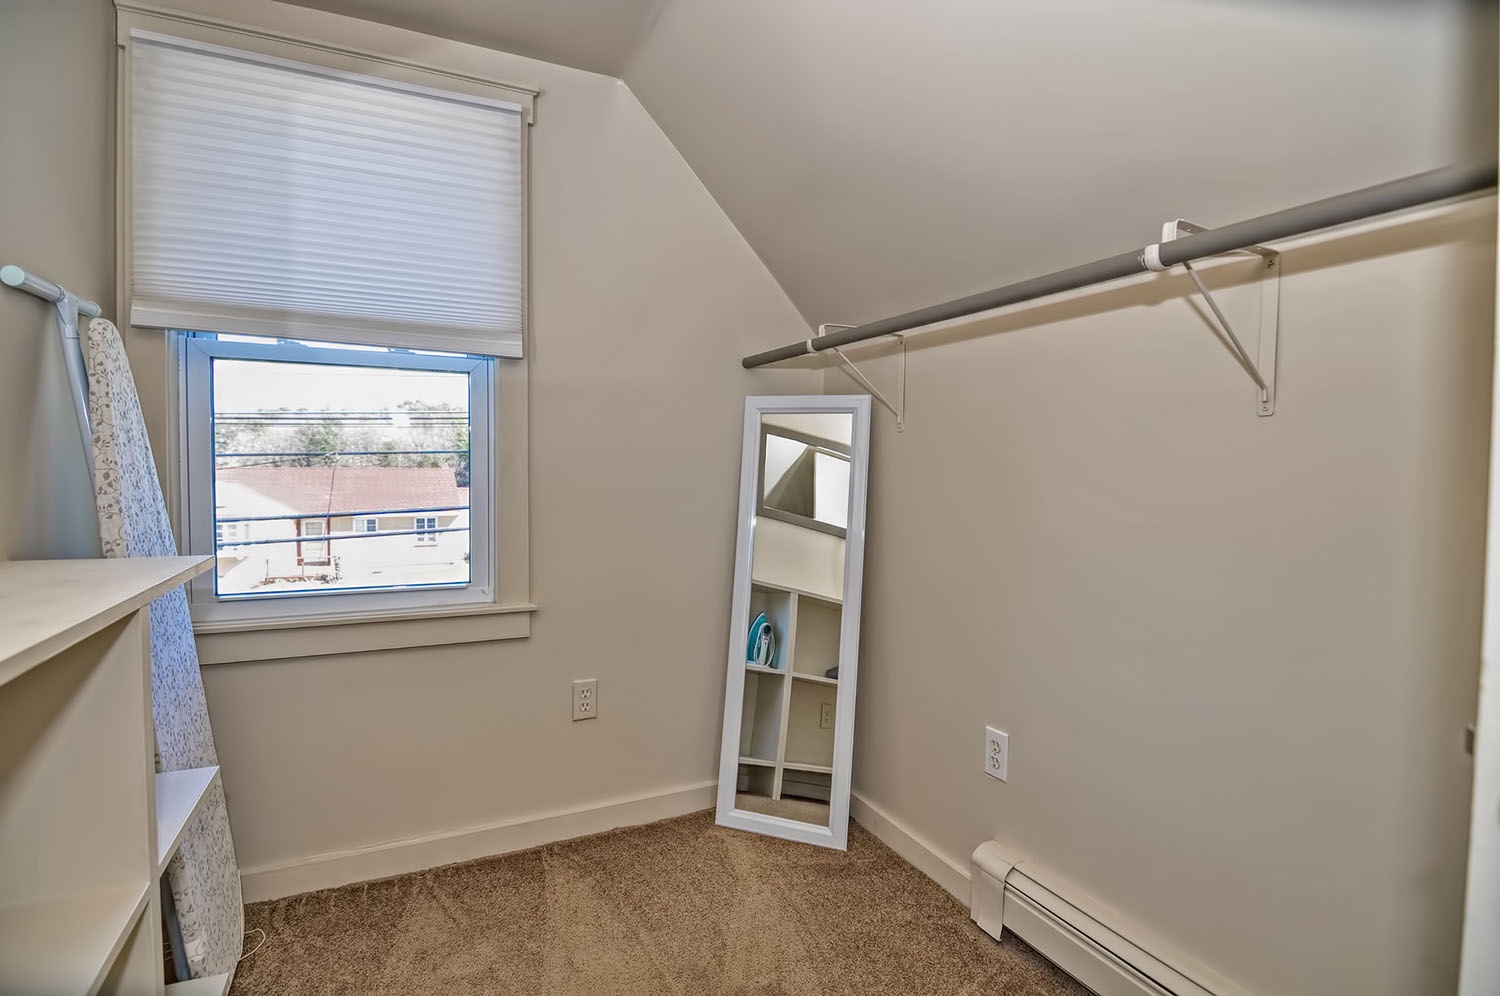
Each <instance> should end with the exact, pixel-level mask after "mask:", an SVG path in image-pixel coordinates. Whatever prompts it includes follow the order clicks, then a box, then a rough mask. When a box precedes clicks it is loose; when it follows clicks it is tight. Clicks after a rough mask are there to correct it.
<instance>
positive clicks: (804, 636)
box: [738, 580, 843, 801]
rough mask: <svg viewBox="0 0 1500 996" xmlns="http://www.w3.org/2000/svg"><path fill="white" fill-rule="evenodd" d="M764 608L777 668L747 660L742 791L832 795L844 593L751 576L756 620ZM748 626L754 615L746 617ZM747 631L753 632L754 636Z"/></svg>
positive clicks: (773, 794) (773, 795)
mask: <svg viewBox="0 0 1500 996" xmlns="http://www.w3.org/2000/svg"><path fill="white" fill-rule="evenodd" d="M761 612H764V613H765V614H766V618H767V620H768V621H769V622H770V623H771V628H772V630H773V631H774V632H775V634H776V654H775V656H774V658H773V661H774V663H775V666H774V667H763V666H760V665H757V664H750V663H747V664H746V665H745V691H744V697H743V700H742V706H741V708H742V714H741V722H740V768H739V785H738V790H739V791H741V792H750V793H753V794H755V795H763V796H766V797H768V798H771V799H780V798H782V797H783V796H788V797H791V796H795V797H800V798H811V799H820V800H825V801H826V800H827V799H828V793H829V782H830V777H831V775H832V773H833V723H832V722H829V723H828V725H827V726H824V725H823V721H824V715H823V713H824V707H825V706H827V707H828V709H829V715H830V716H831V715H833V714H834V713H835V712H836V706H837V701H838V679H837V677H828V676H827V672H828V670H829V669H831V668H834V667H836V666H837V665H838V662H839V654H838V651H839V632H840V628H841V626H842V622H843V606H842V605H841V603H840V601H839V600H838V599H837V598H834V597H832V596H830V595H827V594H819V593H817V592H812V591H806V590H803V589H799V588H793V587H789V586H786V585H782V584H776V583H773V582H770V581H759V580H756V581H752V582H751V590H750V619H751V620H753V619H754V618H755V617H756V616H757V615H758V614H760V613H761ZM746 622H747V625H748V622H749V620H747V621H746ZM747 636H748V633H747Z"/></svg>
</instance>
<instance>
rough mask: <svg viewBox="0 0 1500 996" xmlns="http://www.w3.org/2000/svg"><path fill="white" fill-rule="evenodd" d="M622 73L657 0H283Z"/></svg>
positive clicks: (596, 70) (597, 70) (611, 73)
mask: <svg viewBox="0 0 1500 996" xmlns="http://www.w3.org/2000/svg"><path fill="white" fill-rule="evenodd" d="M288 2H290V3H294V4H297V5H299V6H302V7H316V8H318V9H319V10H328V11H332V12H333V13H335V14H347V15H348V16H350V17H358V18H360V19H362V20H366V21H377V22H380V23H382V24H393V25H395V26H396V27H398V28H409V29H411V30H413V31H422V32H425V33H426V34H430V35H438V36H439V37H443V38H455V39H457V40H459V41H464V42H468V43H470V44H471V45H484V46H486V47H488V48H496V49H500V50H501V51H504V52H514V53H515V54H516V55H524V56H527V57H529V58H532V59H541V60H542V61H544V62H555V63H557V64H559V65H563V66H572V67H573V68H575V69H586V70H588V71H589V72H594V73H603V74H605V75H606V76H619V75H620V74H621V73H622V72H623V71H624V68H625V63H626V62H627V61H628V59H629V57H630V55H631V54H632V53H633V52H634V51H635V50H636V48H637V47H638V46H639V45H640V42H641V39H642V38H643V37H644V36H645V34H646V30H647V29H648V28H649V27H650V25H651V19H652V17H653V15H654V14H655V12H656V10H657V9H658V8H659V7H660V6H661V3H662V0H288Z"/></svg>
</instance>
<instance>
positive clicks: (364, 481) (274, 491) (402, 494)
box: [216, 467, 469, 515]
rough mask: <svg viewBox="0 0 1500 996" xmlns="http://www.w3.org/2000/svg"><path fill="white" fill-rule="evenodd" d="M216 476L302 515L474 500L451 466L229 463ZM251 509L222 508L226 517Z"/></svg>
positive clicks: (459, 502) (455, 503)
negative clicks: (285, 465) (266, 465)
mask: <svg viewBox="0 0 1500 996" xmlns="http://www.w3.org/2000/svg"><path fill="white" fill-rule="evenodd" d="M216 476H217V479H218V480H219V481H221V482H227V483H232V484H238V485H241V486H243V487H246V488H250V489H251V490H254V491H258V492H260V493H261V494H262V495H265V496H266V497H267V498H269V499H271V500H272V501H274V502H276V503H278V504H280V505H284V506H286V507H287V508H288V509H289V510H290V511H291V512H293V513H296V514H298V515H327V514H330V513H331V514H334V515H337V514H339V513H340V512H368V511H384V510H386V509H391V510H406V509H413V510H416V509H427V508H446V507H448V506H451V505H467V504H469V489H468V488H461V487H459V486H458V484H457V483H455V481H454V476H453V469H452V468H451V467H224V468H221V469H220V470H218V471H217V475H216ZM232 494H233V491H232V490H231V491H230V493H229V494H227V495H225V496H224V497H226V498H227V497H230V495H232ZM231 500H232V499H231ZM246 511H247V510H244V509H235V508H233V507H232V506H229V505H225V506H222V507H221V508H220V514H221V515H223V514H229V515H234V514H237V513H244V512H246Z"/></svg>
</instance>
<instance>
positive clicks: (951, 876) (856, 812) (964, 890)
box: [849, 792, 969, 906]
mask: <svg viewBox="0 0 1500 996" xmlns="http://www.w3.org/2000/svg"><path fill="white" fill-rule="evenodd" d="M849 815H850V816H852V817H854V819H855V820H856V821H857V822H858V823H859V825H860V826H862V827H864V828H865V829H866V830H868V831H870V832H871V833H872V834H874V835H875V836H876V838H877V839H878V840H880V842H881V843H883V844H885V846H886V847H889V848H890V849H891V850H893V851H895V852H896V853H897V854H899V855H901V857H902V858H903V859H905V861H906V863H907V864H909V865H911V866H912V867H914V868H916V869H917V871H919V872H921V873H922V874H923V875H926V876H927V877H928V878H930V879H932V880H933V881H934V882H936V883H937V884H938V885H941V886H942V887H943V888H944V889H946V890H948V892H950V893H952V895H953V898H954V899H957V900H958V901H959V902H961V903H963V904H964V906H968V905H969V870H968V869H967V868H965V867H964V866H963V865H961V864H958V863H957V862H954V861H950V860H948V859H947V858H945V857H943V855H941V854H939V853H938V852H937V850H936V849H934V848H933V846H932V845H931V844H929V843H928V842H927V840H926V839H925V838H923V837H922V836H920V835H918V834H916V833H914V832H913V831H911V830H909V829H907V828H906V827H905V826H903V825H902V824H901V823H900V822H898V821H897V820H896V819H895V818H893V817H892V816H891V815H890V814H889V813H887V812H885V810H883V809H881V808H880V807H879V806H877V805H875V804H874V803H873V802H871V801H870V800H869V799H866V798H865V797H864V796H862V795H860V794H859V793H858V792H853V793H850V796H849Z"/></svg>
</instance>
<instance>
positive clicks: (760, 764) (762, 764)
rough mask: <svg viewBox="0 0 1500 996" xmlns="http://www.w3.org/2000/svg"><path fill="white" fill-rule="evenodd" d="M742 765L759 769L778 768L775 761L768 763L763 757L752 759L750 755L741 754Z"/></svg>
mask: <svg viewBox="0 0 1500 996" xmlns="http://www.w3.org/2000/svg"><path fill="white" fill-rule="evenodd" d="M740 763H741V764H750V765H754V766H755V767H757V768H774V767H776V762H775V761H767V760H766V759H765V758H763V757H751V756H750V755H749V754H741V755H740Z"/></svg>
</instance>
